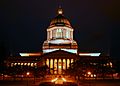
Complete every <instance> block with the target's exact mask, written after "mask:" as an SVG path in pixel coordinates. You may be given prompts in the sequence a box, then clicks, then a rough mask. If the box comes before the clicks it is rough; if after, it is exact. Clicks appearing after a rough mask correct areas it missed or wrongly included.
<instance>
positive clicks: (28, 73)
mask: <svg viewBox="0 0 120 86" xmlns="http://www.w3.org/2000/svg"><path fill="white" fill-rule="evenodd" d="M26 75H27V86H29V85H28V80H29V79H28V78H29V75H30V72H27V73H26Z"/></svg>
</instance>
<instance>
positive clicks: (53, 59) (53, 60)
mask: <svg viewBox="0 0 120 86" xmlns="http://www.w3.org/2000/svg"><path fill="white" fill-rule="evenodd" d="M54 60H55V59H53V74H54Z"/></svg>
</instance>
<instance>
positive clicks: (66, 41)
mask: <svg viewBox="0 0 120 86" xmlns="http://www.w3.org/2000/svg"><path fill="white" fill-rule="evenodd" d="M49 43H52V44H69V43H71V40H64V39H55V40H50V41H49Z"/></svg>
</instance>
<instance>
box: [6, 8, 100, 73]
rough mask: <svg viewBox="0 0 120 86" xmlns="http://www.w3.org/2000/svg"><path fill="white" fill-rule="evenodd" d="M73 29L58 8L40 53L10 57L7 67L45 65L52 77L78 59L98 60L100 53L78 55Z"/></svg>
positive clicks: (61, 10) (62, 71)
mask: <svg viewBox="0 0 120 86" xmlns="http://www.w3.org/2000/svg"><path fill="white" fill-rule="evenodd" d="M73 33H74V28H72V26H71V23H70V22H69V20H68V19H67V18H66V17H65V16H64V12H63V9H62V8H58V10H57V15H56V17H55V18H53V19H52V20H51V22H50V25H49V26H48V28H47V39H46V40H45V41H44V42H43V46H42V51H41V52H37V53H20V56H11V57H9V58H8V60H7V66H11V67H13V66H16V65H21V66H26V65H27V66H30V67H39V66H42V65H47V66H48V67H49V72H50V74H52V75H56V74H57V75H62V74H65V72H64V71H65V70H66V69H68V68H69V67H70V66H71V63H73V62H74V61H76V60H77V59H80V58H86V59H92V60H93V59H95V60H96V59H98V60H99V59H100V53H86V52H85V53H80V52H78V44H77V42H76V41H75V40H74V38H73V35H74V34H73Z"/></svg>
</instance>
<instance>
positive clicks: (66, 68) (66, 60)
mask: <svg viewBox="0 0 120 86" xmlns="http://www.w3.org/2000/svg"><path fill="white" fill-rule="evenodd" d="M65 60H66V68H65V69H67V59H65Z"/></svg>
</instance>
